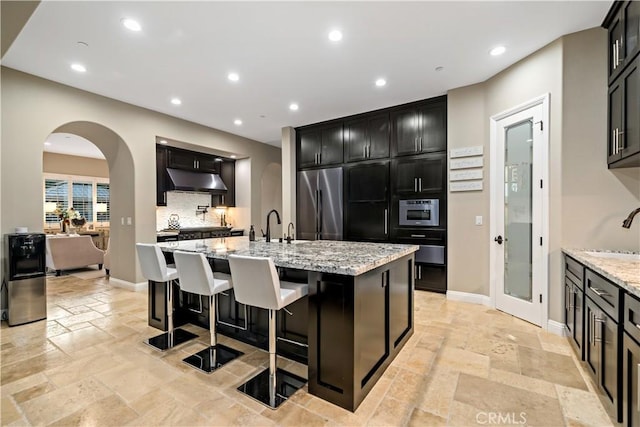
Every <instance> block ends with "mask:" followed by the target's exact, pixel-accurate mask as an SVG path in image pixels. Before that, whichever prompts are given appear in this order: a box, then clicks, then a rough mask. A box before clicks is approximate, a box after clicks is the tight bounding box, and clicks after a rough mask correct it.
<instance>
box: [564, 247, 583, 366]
mask: <svg viewBox="0 0 640 427" xmlns="http://www.w3.org/2000/svg"><path fill="white" fill-rule="evenodd" d="M564 289H565V293H564V318H565V325H566V327H567V331H568V335H569V342H570V343H571V345H572V346H573V348H574V350H575V351H576V353H577V354H578V356H579V358H580V360H584V345H583V343H584V267H583V266H582V265H581V264H580V263H578V262H577V261H575V260H574V259H572V258H570V257H569V256H566V255H565V257H564Z"/></svg>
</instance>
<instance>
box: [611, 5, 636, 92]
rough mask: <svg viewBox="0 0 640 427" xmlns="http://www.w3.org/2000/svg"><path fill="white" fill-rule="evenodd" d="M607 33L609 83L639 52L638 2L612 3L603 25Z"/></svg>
mask: <svg viewBox="0 0 640 427" xmlns="http://www.w3.org/2000/svg"><path fill="white" fill-rule="evenodd" d="M603 25H604V26H605V27H606V28H607V30H608V31H609V47H608V49H609V56H608V58H609V60H608V63H609V83H612V82H613V80H614V79H615V78H616V77H618V76H619V75H620V73H622V71H623V70H624V68H625V67H626V66H627V65H628V64H630V63H631V62H632V61H633V59H634V57H635V56H636V55H637V54H638V52H639V51H640V2H638V1H626V2H621V1H620V2H614V4H613V6H612V7H611V10H610V11H609V14H608V15H607V18H606V19H605V22H604V24H603Z"/></svg>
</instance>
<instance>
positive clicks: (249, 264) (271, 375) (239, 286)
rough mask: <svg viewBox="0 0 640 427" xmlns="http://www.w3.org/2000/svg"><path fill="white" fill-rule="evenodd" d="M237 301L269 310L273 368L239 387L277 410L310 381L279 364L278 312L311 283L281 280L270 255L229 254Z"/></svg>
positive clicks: (303, 292)
mask: <svg viewBox="0 0 640 427" xmlns="http://www.w3.org/2000/svg"><path fill="white" fill-rule="evenodd" d="M228 259H229V267H230V269H231V277H233V290H234V293H235V297H236V301H238V302H241V303H242V304H246V305H250V306H254V307H259V308H264V309H267V310H269V368H268V369H265V370H264V371H262V372H260V373H259V374H258V375H256V376H254V377H253V378H251V379H250V380H249V381H247V382H246V383H244V384H242V385H241V386H240V387H238V390H239V391H240V392H242V393H245V394H246V395H248V396H249V397H252V398H254V399H256V400H258V401H259V402H261V403H263V404H264V405H266V406H268V407H270V408H271V409H276V408H277V407H278V406H280V405H281V404H282V403H283V402H284V401H285V400H287V399H288V398H289V397H290V396H291V395H293V393H295V392H296V391H297V390H298V389H300V388H302V387H303V386H304V385H305V384H306V382H307V380H305V379H304V378H301V377H299V376H297V375H294V374H292V373H290V372H287V371H285V370H283V369H279V368H278V367H277V360H276V313H277V311H278V310H280V309H281V308H283V307H285V306H287V305H289V304H291V303H292V302H294V301H296V300H298V299H300V298H302V297H304V296H305V295H307V294H308V293H309V286H308V285H307V284H304V283H291V282H285V281H280V279H279V278H278V272H277V271H276V267H275V265H274V264H273V261H272V260H271V259H270V258H260V257H245V256H240V255H229V257H228Z"/></svg>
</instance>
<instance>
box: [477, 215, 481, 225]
mask: <svg viewBox="0 0 640 427" xmlns="http://www.w3.org/2000/svg"><path fill="white" fill-rule="evenodd" d="M476 225H482V215H476Z"/></svg>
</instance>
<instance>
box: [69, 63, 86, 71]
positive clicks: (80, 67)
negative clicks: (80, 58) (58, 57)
mask: <svg viewBox="0 0 640 427" xmlns="http://www.w3.org/2000/svg"><path fill="white" fill-rule="evenodd" d="M71 69H72V70H73V71H77V72H79V73H84V72H86V71H87V67H85V66H84V65H82V64H71Z"/></svg>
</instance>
